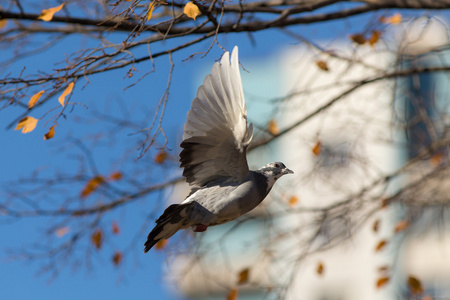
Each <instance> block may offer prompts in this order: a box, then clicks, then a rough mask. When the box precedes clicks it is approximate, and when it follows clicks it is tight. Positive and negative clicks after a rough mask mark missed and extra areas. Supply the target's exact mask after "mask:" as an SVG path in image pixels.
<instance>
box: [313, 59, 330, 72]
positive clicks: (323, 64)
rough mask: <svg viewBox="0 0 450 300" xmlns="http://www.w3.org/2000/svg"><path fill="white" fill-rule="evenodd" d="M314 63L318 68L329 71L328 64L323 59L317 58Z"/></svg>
mask: <svg viewBox="0 0 450 300" xmlns="http://www.w3.org/2000/svg"><path fill="white" fill-rule="evenodd" d="M316 65H317V66H318V67H319V69H321V70H324V71H329V70H330V69H329V68H328V65H327V63H326V62H325V61H323V60H318V61H316Z"/></svg>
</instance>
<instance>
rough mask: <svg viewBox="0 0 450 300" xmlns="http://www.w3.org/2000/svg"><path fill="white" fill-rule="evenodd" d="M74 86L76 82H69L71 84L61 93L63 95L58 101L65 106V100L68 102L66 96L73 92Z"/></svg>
mask: <svg viewBox="0 0 450 300" xmlns="http://www.w3.org/2000/svg"><path fill="white" fill-rule="evenodd" d="M73 86H74V83H73V82H71V83H69V85H68V86H67V87H66V89H65V90H64V92H63V93H62V94H61V96H59V98H58V102H59V103H60V104H61V105H62V106H63V107H64V105H65V102H66V96H67V95H69V94H70V93H72V90H73Z"/></svg>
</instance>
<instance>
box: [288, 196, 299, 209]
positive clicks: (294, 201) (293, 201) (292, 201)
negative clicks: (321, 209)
mask: <svg viewBox="0 0 450 300" xmlns="http://www.w3.org/2000/svg"><path fill="white" fill-rule="evenodd" d="M297 204H298V197H297V196H292V197H291V198H289V206H290V207H294V206H297Z"/></svg>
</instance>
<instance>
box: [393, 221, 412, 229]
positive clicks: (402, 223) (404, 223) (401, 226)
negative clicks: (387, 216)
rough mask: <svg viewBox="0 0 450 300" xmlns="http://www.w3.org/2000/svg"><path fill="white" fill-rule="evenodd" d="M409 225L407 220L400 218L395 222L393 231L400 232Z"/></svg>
mask: <svg viewBox="0 0 450 300" xmlns="http://www.w3.org/2000/svg"><path fill="white" fill-rule="evenodd" d="M408 226H409V222H408V220H402V221H399V222H398V223H397V224H395V228H394V232H400V231H403V230H405V229H406V228H407V227H408Z"/></svg>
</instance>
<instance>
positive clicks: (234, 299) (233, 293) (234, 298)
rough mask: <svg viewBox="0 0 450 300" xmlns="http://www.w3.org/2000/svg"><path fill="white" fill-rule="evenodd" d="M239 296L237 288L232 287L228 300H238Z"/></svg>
mask: <svg viewBox="0 0 450 300" xmlns="http://www.w3.org/2000/svg"><path fill="white" fill-rule="evenodd" d="M237 298H238V290H237V288H233V289H231V291H230V292H229V293H228V295H227V300H237Z"/></svg>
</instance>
